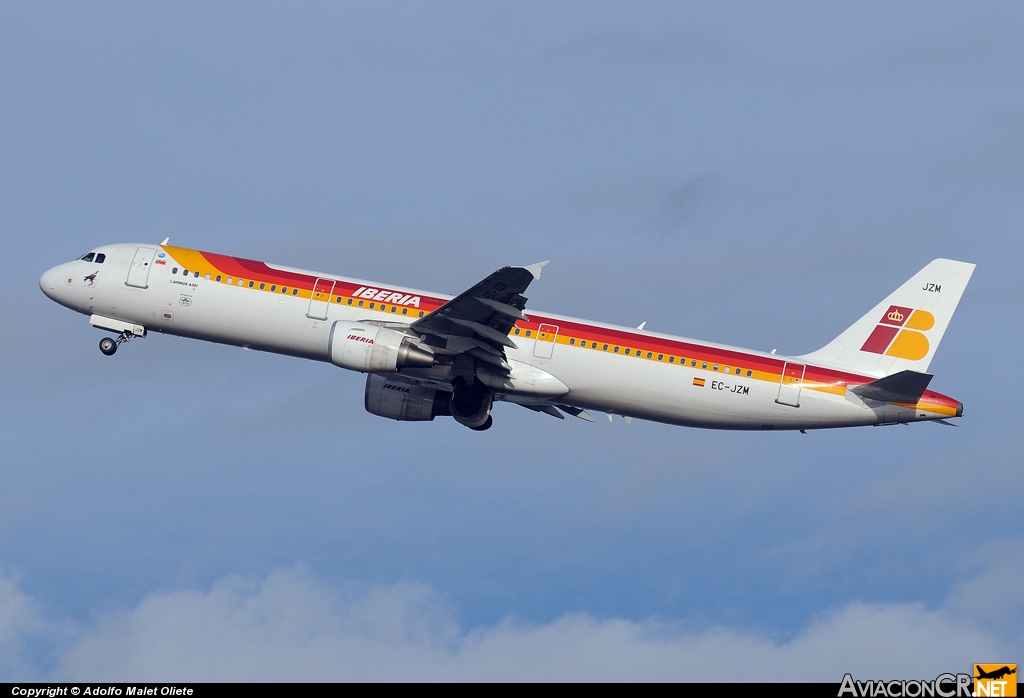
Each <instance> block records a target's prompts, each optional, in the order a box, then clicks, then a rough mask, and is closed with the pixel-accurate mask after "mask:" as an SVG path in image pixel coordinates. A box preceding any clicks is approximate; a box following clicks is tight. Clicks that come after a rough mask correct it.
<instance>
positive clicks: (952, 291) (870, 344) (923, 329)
mask: <svg viewBox="0 0 1024 698" xmlns="http://www.w3.org/2000/svg"><path fill="white" fill-rule="evenodd" d="M974 266H975V265H973V264H970V263H968V262H956V261H953V260H951V259H936V260H934V261H932V262H931V263H929V264H928V266H926V267H925V268H924V269H922V270H921V271H919V272H917V274H915V275H914V276H913V277H911V279H910V280H909V281H907V282H906V283H905V284H903V285H902V286H900V287H899V288H898V289H896V290H895V291H894V292H893V293H892V294H891V295H890V296H889V297H888V298H886V299H885V300H884V301H882V302H881V303H879V304H878V305H876V306H875V307H874V308H872V309H871V311H870V312H869V313H868V314H867V315H865V316H864V317H862V318H861V319H860V320H858V321H857V322H855V323H854V324H853V325H852V326H850V328H849V329H847V330H846V331H845V332H843V333H842V334H841V335H839V336H838V337H836V338H835V339H833V340H832V341H831V342H829V343H828V345H826V346H825V347H823V348H821V349H819V350H818V351H816V352H813V353H811V354H807V355H805V356H802V357H799V358H800V359H803V360H806V361H807V362H813V363H818V364H828V365H832V366H837V367H840V368H847V369H855V370H860V371H865V372H868V373H871V374H874V375H890V374H893V373H898V372H899V371H907V370H910V371H918V372H920V373H925V372H926V371H927V370H928V365H929V364H930V363H931V361H932V357H933V356H934V355H935V350H936V349H937V348H938V346H939V342H940V341H941V340H942V335H943V334H944V333H945V332H946V327H947V326H948V325H949V321H950V320H951V319H952V318H953V311H955V310H956V306H957V304H959V303H960V297H961V296H963V293H964V289H965V288H967V282H968V281H969V280H970V278H971V274H972V273H974Z"/></svg>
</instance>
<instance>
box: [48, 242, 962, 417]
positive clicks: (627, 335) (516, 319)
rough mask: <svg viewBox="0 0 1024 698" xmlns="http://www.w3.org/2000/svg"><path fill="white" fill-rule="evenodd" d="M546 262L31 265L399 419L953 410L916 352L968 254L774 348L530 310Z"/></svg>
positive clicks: (98, 310)
mask: <svg viewBox="0 0 1024 698" xmlns="http://www.w3.org/2000/svg"><path fill="white" fill-rule="evenodd" d="M546 264H547V262H541V263H539V264H533V265H529V266H522V267H516V266H507V267H502V268H501V269H498V270H497V271H495V272H494V273H493V274H491V275H490V276H488V277H487V278H485V279H484V280H483V281H481V282H480V283H478V284H476V285H474V286H473V287H471V288H470V289H468V290H466V291H464V292H463V293H461V294H459V295H457V296H450V295H446V294H442V293H429V292H426V291H420V290H416V289H411V288H405V287H402V286H395V285H391V284H382V283H375V282H369V281H362V280H358V279H351V278H346V277H343V276H339V275H335V274H326V273H320V272H313V271H305V270H302V269H293V268H290V267H285V266H279V265H274V264H267V263H264V262H259V261H254V260H250V259H244V258H240V257H231V256H226V255H221V254H214V253H211V252H202V251H199V250H194V249H188V248H184V247H175V246H172V245H170V244H169V239H168V240H164V241H163V242H162V243H161V244H159V245H154V244H145V243H130V244H115V245H107V246H103V247H97V248H95V249H94V250H92V251H90V252H88V253H87V254H84V255H82V256H81V257H80V258H78V259H76V260H74V261H71V262H67V263H65V264H60V265H58V266H55V267H53V268H52V269H50V270H48V271H47V272H45V273H44V274H43V275H42V277H41V278H40V279H39V286H40V288H41V289H42V291H43V293H44V294H46V295H47V296H48V297H49V298H51V299H52V300H54V301H56V302H57V303H59V304H61V305H63V306H65V307H67V308H70V309H72V310H75V311H77V312H79V313H82V314H84V315H88V316H89V322H90V323H91V324H92V326H94V327H96V328H99V329H101V330H104V331H106V332H110V333H113V335H114V336H112V337H111V336H105V337H104V338H103V339H102V340H101V341H100V351H102V352H103V353H104V354H106V355H108V356H111V355H113V354H114V353H115V352H116V351H117V350H118V347H119V346H120V345H122V344H124V343H126V342H128V341H129V340H132V339H133V338H142V337H146V336H148V335H149V334H150V333H153V332H156V333H159V334H169V335H177V336H180V337H189V338H193V339H200V340H204V341H208V342H217V343H221V344H227V345H234V346H240V347H243V348H245V349H254V350H260V351H268V352H275V353H278V354H285V355H288V356H295V357H300V358H304V359H312V360H315V361H322V362H325V363H331V364H334V365H335V366H339V367H341V368H345V369H349V370H353V371H359V372H362V373H365V374H367V377H366V388H365V391H364V406H365V408H366V410H367V411H368V412H370V413H371V414H374V415H378V416H381V417H386V418H390V419H394V420H398V421H431V420H433V419H434V418H435V417H440V416H451V417H453V418H454V419H455V421H457V422H458V423H460V424H462V425H464V426H466V427H469V428H470V429H473V430H476V431H483V430H486V429H488V428H490V426H491V425H492V424H493V417H492V407H493V405H494V403H495V402H502V401H503V402H511V403H516V404H518V405H521V406H523V407H526V408H528V409H531V410H534V411H536V412H541V413H545V414H548V415H551V416H552V417H557V418H559V419H564V418H565V415H566V414H568V415H571V416H575V417H579V418H581V419H585V420H588V421H591V422H593V421H594V418H593V417H592V416H591V414H590V412H588V410H590V411H594V412H597V413H600V412H604V413H605V414H606V415H607V417H608V419H609V420H611V419H612V415H621V416H622V417H624V418H625V419H626V421H630V420H631V419H632V418H637V419H645V420H651V421H655V422H663V423H667V424H674V425H680V426H687V427H700V428H711V429H733V430H761V431H766V430H773V431H774V430H800V431H803V432H806V430H809V429H823V428H834V427H851V426H866V425H893V424H908V423H910V422H921V421H937V422H940V423H943V424H952V422H949V421H948V420H949V419H950V418H953V417H960V416H962V415H963V404H962V403H960V402H958V401H957V400H954V399H952V398H950V397H947V396H945V395H941V394H939V393H936V392H933V391H931V390H928V385H929V383H930V381H931V379H932V376H931V374H929V373H927V370H928V365H929V364H930V362H931V360H932V357H933V356H934V354H935V350H936V348H937V347H938V345H939V341H940V340H941V339H942V336H943V334H944V333H945V331H946V327H947V326H948V324H949V321H950V319H951V318H952V316H953V312H954V311H955V310H956V307H957V304H958V303H959V302H960V298H961V296H962V295H963V292H964V289H965V288H966V287H967V283H968V281H969V280H970V278H971V274H972V273H973V272H974V268H975V265H974V264H970V263H966V262H958V261H953V260H948V259H936V260H934V261H932V262H931V263H929V264H928V265H927V266H925V267H924V269H922V270H921V271H920V272H918V273H917V274H915V275H914V276H913V277H911V279H910V280H909V281H907V282H906V283H905V284H903V285H902V286H900V287H899V288H898V289H896V291H894V292H893V293H892V294H891V295H889V297H887V298H886V299H885V300H883V301H882V302H880V303H879V304H878V305H876V306H875V307H874V308H872V309H871V310H870V311H869V312H868V313H867V314H866V315H864V316H863V317H862V318H861V319H860V320H858V321H857V322H855V323H854V324H853V325H851V326H850V327H849V328H848V329H847V330H846V331H844V332H843V333H842V334H840V335H839V336H838V337H836V338H835V339H834V340H832V341H831V342H829V343H828V344H827V345H825V346H824V347H823V348H821V349H819V350H817V351H814V352H811V353H810V354H804V355H801V356H792V357H789V356H781V355H776V354H775V351H774V350H773V351H772V352H770V353H768V352H762V351H755V350H750V349H742V348H738V347H732V346H726V345H722V344H716V343H712V342H705V341H697V340H693V339H687V338H685V337H676V336H672V335H668V334H662V333H658V332H651V331H648V330H646V329H644V325H643V324H642V325H640V326H639V327H636V328H632V327H620V326H616V325H610V324H605V323H599V322H592V321H588V320H580V319H577V318H571V317H567V316H563V315H556V314H553V313H548V312H542V311H533V310H528V309H527V307H526V302H527V299H526V297H525V296H523V293H524V292H525V291H526V290H527V287H528V286H529V285H530V284H531V283H532V282H533V281H534V280H536V279H539V278H540V275H541V270H542V268H543V267H544V265H546Z"/></svg>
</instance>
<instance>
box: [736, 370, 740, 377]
mask: <svg viewBox="0 0 1024 698" xmlns="http://www.w3.org/2000/svg"><path fill="white" fill-rule="evenodd" d="M736 375H737V376H738V375H740V370H739V369H738V368H737V369H736Z"/></svg>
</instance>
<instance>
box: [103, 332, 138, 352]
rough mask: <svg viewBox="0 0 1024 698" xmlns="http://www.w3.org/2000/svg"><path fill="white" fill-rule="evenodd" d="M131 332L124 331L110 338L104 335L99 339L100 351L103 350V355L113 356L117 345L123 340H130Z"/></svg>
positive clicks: (123, 341)
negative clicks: (114, 337)
mask: <svg viewBox="0 0 1024 698" xmlns="http://www.w3.org/2000/svg"><path fill="white" fill-rule="evenodd" d="M132 336H133V335H132V333H131V332H128V331H124V332H122V333H121V334H120V336H119V337H118V338H117V339H111V338H110V337H104V338H103V339H101V340H100V351H101V352H103V355H104V356H113V355H114V352H116V351H117V347H118V346H119V345H121V344H124V343H125V342H127V341H129V340H131V338H132Z"/></svg>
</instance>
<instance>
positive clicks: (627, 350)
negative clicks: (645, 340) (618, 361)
mask: <svg viewBox="0 0 1024 698" xmlns="http://www.w3.org/2000/svg"><path fill="white" fill-rule="evenodd" d="M615 351H618V349H616V350H615ZM626 356H629V349H626Z"/></svg>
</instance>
